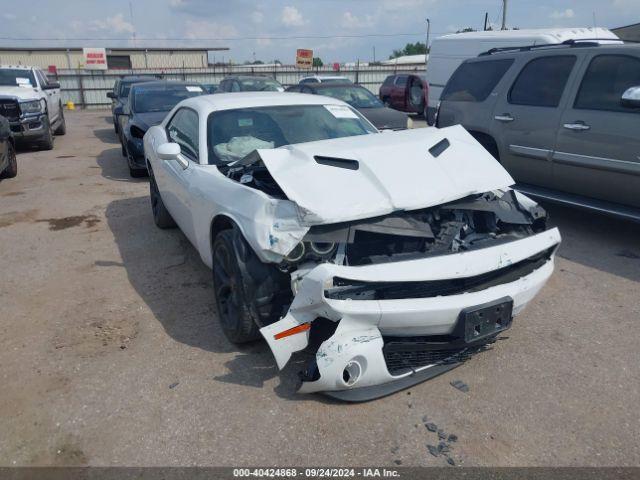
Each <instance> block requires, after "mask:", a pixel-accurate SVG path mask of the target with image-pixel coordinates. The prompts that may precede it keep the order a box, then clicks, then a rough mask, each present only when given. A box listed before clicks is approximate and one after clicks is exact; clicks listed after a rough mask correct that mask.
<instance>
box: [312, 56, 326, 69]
mask: <svg viewBox="0 0 640 480" xmlns="http://www.w3.org/2000/svg"><path fill="white" fill-rule="evenodd" d="M323 65H324V63H322V59H321V58H320V57H313V66H314V67H322V66H323Z"/></svg>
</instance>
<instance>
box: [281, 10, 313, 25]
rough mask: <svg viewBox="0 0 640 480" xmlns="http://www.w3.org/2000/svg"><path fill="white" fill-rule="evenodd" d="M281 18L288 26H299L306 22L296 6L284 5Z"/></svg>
mask: <svg viewBox="0 0 640 480" xmlns="http://www.w3.org/2000/svg"><path fill="white" fill-rule="evenodd" d="M281 20H282V23H284V24H285V25H286V26H288V27H301V26H302V25H304V24H305V23H307V22H306V21H305V19H304V17H303V16H302V14H301V13H300V12H299V11H298V9H297V8H296V7H284V8H283V9H282V17H281Z"/></svg>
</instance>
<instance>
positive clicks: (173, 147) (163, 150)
mask: <svg viewBox="0 0 640 480" xmlns="http://www.w3.org/2000/svg"><path fill="white" fill-rule="evenodd" d="M156 153H157V154H158V158H159V159H160V160H177V158H178V155H180V145H178V144H177V143H174V142H167V143H163V144H162V145H159V146H158V149H157V150H156Z"/></svg>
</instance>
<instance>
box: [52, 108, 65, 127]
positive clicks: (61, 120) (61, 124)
mask: <svg viewBox="0 0 640 480" xmlns="http://www.w3.org/2000/svg"><path fill="white" fill-rule="evenodd" d="M53 133H54V134H55V135H64V134H65V133H67V121H66V120H65V119H64V109H63V108H62V104H60V124H59V125H58V128H56V130H55V132H53Z"/></svg>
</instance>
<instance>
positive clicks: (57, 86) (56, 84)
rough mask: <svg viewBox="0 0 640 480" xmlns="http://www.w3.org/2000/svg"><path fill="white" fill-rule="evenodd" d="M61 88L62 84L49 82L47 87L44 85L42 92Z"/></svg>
mask: <svg viewBox="0 0 640 480" xmlns="http://www.w3.org/2000/svg"><path fill="white" fill-rule="evenodd" d="M56 88H60V84H59V83H57V82H49V83H48V84H47V85H42V90H54V89H56Z"/></svg>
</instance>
